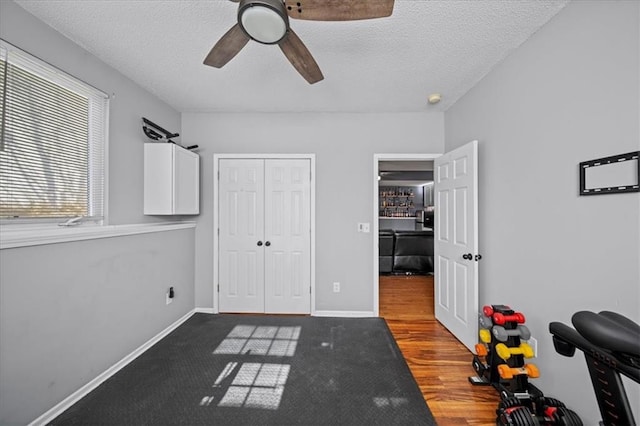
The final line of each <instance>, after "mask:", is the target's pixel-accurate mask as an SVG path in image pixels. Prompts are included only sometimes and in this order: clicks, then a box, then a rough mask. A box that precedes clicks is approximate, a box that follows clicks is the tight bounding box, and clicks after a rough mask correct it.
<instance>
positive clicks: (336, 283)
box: [333, 282, 340, 293]
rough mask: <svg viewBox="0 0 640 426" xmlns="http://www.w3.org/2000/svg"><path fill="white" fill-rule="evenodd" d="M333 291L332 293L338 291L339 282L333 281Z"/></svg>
mask: <svg viewBox="0 0 640 426" xmlns="http://www.w3.org/2000/svg"><path fill="white" fill-rule="evenodd" d="M333 292H334V293H340V283H339V282H335V283H333Z"/></svg>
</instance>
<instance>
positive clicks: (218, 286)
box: [218, 284, 220, 293]
mask: <svg viewBox="0 0 640 426" xmlns="http://www.w3.org/2000/svg"><path fill="white" fill-rule="evenodd" d="M218 293H220V284H218Z"/></svg>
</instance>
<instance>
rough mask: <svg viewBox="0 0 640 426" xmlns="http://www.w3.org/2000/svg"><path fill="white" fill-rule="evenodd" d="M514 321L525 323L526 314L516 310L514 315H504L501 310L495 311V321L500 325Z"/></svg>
mask: <svg viewBox="0 0 640 426" xmlns="http://www.w3.org/2000/svg"><path fill="white" fill-rule="evenodd" d="M510 321H514V322H517V323H518V324H524V321H525V320H524V315H522V314H521V313H520V312H516V313H514V314H513V315H504V314H501V313H500V312H494V313H493V322H494V323H495V324H498V325H504V324H505V323H507V322H510Z"/></svg>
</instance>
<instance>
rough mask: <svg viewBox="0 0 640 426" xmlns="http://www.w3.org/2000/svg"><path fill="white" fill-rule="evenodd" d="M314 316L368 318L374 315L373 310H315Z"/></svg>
mask: <svg viewBox="0 0 640 426" xmlns="http://www.w3.org/2000/svg"><path fill="white" fill-rule="evenodd" d="M311 315H312V316H314V317H339V318H370V317H376V315H374V313H373V311H315V312H313V313H312V314H311Z"/></svg>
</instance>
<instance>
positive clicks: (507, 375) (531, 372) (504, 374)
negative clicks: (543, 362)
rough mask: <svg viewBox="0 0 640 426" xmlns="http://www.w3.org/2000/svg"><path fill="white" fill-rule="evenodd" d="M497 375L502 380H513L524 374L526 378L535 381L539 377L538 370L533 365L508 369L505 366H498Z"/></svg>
mask: <svg viewBox="0 0 640 426" xmlns="http://www.w3.org/2000/svg"><path fill="white" fill-rule="evenodd" d="M498 374H500V377H501V378H503V379H507V380H508V379H513V376H518V375H520V374H526V375H527V376H529V377H531V378H532V379H535V378H537V377H540V370H538V367H536V366H535V364H525V365H524V366H523V367H509V366H508V365H507V364H500V365H499V366H498Z"/></svg>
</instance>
